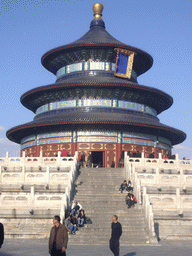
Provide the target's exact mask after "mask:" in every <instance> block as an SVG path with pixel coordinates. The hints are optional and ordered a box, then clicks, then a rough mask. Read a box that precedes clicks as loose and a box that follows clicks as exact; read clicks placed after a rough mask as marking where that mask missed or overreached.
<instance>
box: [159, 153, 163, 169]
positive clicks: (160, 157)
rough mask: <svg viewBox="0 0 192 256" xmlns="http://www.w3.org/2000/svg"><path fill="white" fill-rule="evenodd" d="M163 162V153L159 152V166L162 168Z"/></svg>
mask: <svg viewBox="0 0 192 256" xmlns="http://www.w3.org/2000/svg"><path fill="white" fill-rule="evenodd" d="M162 164H163V158H162V154H161V153H159V166H158V167H159V168H162Z"/></svg>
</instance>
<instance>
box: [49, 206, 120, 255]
mask: <svg viewBox="0 0 192 256" xmlns="http://www.w3.org/2000/svg"><path fill="white" fill-rule="evenodd" d="M77 205H78V202H77V201H75V202H74V207H76V206H77ZM75 209H77V207H76V208H73V209H72V211H73V214H75V212H77V213H78V211H79V210H80V209H79V210H77V211H76V210H75ZM71 214H72V212H71ZM117 220H118V217H117V215H113V217H112V224H111V238H110V241H109V248H110V250H111V251H112V252H113V254H114V256H119V239H120V237H121V235H122V226H121V224H120V223H119V222H118V221H117ZM60 221H61V220H60V217H59V216H58V215H55V216H54V218H53V225H54V226H53V227H52V228H51V231H50V236H49V253H50V255H51V256H66V249H67V243H68V233H67V231H69V230H70V229H69V226H70V225H71V224H69V225H68V221H69V222H70V218H69V216H68V217H67V219H66V220H65V224H64V225H62V224H61V223H60ZM70 231H71V230H70ZM74 232H75V231H74Z"/></svg>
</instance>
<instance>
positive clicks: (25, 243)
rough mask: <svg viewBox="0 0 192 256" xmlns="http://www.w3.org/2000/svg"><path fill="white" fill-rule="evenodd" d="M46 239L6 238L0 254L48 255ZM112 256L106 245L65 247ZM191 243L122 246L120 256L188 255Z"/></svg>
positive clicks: (70, 252)
mask: <svg viewBox="0 0 192 256" xmlns="http://www.w3.org/2000/svg"><path fill="white" fill-rule="evenodd" d="M47 243H48V241H47V240H45V239H42V240H41V239H38V240H35V239H33V240H30V239H28V240H25V239H23V240H22V239H6V240H5V243H4V245H3V247H2V249H1V250H0V255H1V256H48V255H49V254H48V252H47V249H48V246H47ZM74 255H78V256H86V255H87V256H108V255H109V256H112V253H111V252H110V250H109V248H108V247H107V246H99V245H95V246H90V245H87V246H86V245H84V246H78V245H75V246H72V245H69V246H68V249H67V256H74ZM190 255H192V243H191V242H190V241H189V242H161V243H160V244H159V245H158V246H152V245H146V246H127V247H125V246H122V247H121V251H120V256H190Z"/></svg>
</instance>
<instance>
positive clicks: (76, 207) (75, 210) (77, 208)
mask: <svg viewBox="0 0 192 256" xmlns="http://www.w3.org/2000/svg"><path fill="white" fill-rule="evenodd" d="M81 209H82V205H81V204H80V203H78V201H77V200H75V201H74V202H73V203H72V206H71V210H72V211H71V215H72V216H75V215H76V214H77V215H78V214H79V211H80V210H81Z"/></svg>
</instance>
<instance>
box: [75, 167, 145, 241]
mask: <svg viewBox="0 0 192 256" xmlns="http://www.w3.org/2000/svg"><path fill="white" fill-rule="evenodd" d="M102 169H103V168H101V169H88V168H86V169H81V172H80V175H79V176H78V179H77V180H76V187H75V190H76V191H75V196H74V199H75V200H78V201H79V202H80V203H81V205H82V207H83V209H84V210H85V214H86V216H87V217H90V219H91V221H92V224H89V225H86V226H87V227H83V228H79V231H78V232H77V235H76V236H71V237H70V243H73V244H93V243H95V244H97V243H99V244H108V242H109V238H110V235H111V221H112V215H113V214H117V215H118V217H119V219H118V220H119V222H120V223H123V224H122V228H123V232H124V233H123V235H122V237H121V240H122V241H124V243H126V244H127V242H128V241H129V242H130V243H143V244H145V243H146V241H148V239H149V236H148V229H147V225H146V222H145V218H144V213H143V210H142V206H140V205H136V206H135V207H134V208H131V209H127V205H126V203H125V197H126V194H119V193H118V191H119V187H120V185H121V183H122V182H123V181H124V179H125V172H124V170H123V169H118V170H114V169H113V170H112V171H111V169H110V170H109V169H105V171H104V169H103V170H102Z"/></svg>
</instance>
